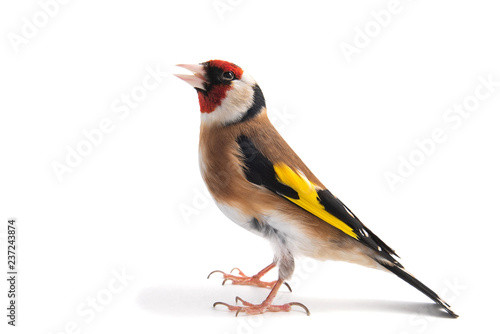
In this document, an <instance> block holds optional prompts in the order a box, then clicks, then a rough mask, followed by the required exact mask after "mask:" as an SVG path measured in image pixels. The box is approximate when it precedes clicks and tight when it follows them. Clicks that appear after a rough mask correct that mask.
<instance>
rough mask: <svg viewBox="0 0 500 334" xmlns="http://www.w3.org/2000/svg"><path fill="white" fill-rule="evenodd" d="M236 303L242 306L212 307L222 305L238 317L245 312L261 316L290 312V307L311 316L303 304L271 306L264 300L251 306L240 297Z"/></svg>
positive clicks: (225, 304)
mask: <svg viewBox="0 0 500 334" xmlns="http://www.w3.org/2000/svg"><path fill="white" fill-rule="evenodd" d="M238 302H241V303H242V304H243V306H238V305H229V304H227V303H223V302H216V303H214V307H215V306H217V305H224V306H226V307H227V308H228V309H229V311H236V315H235V316H238V314H240V312H245V313H246V314H248V315H255V314H262V313H265V312H290V311H291V310H292V306H293V305H295V306H300V307H302V308H303V309H304V311H306V314H307V315H311V313H310V312H309V309H308V308H307V307H306V306H305V305H304V304H302V303H297V302H291V303H286V304H283V305H272V304H271V302H270V301H268V300H267V299H266V300H265V301H264V302H262V304H252V303H249V302H247V301H244V300H243V299H241V298H240V297H236V304H237V303H238Z"/></svg>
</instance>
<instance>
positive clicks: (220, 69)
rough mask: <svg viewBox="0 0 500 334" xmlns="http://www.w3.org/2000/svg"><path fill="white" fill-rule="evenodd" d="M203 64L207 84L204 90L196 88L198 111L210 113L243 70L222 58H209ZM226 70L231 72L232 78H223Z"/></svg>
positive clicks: (224, 96) (239, 77)
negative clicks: (198, 103)
mask: <svg viewBox="0 0 500 334" xmlns="http://www.w3.org/2000/svg"><path fill="white" fill-rule="evenodd" d="M203 64H204V66H205V70H206V77H207V80H208V84H207V87H206V88H207V89H206V91H203V90H198V100H199V102H200V111H201V112H202V113H211V112H212V111H214V110H215V108H217V107H218V106H220V105H221V104H222V101H223V100H224V99H225V98H226V95H227V92H228V91H229V90H231V89H232V88H233V87H232V81H233V80H239V79H241V76H242V75H243V70H242V69H241V67H239V66H237V65H235V64H233V63H230V62H227V61H224V60H209V61H207V62H205V63H203ZM227 72H231V73H232V74H233V75H234V79H232V80H228V79H227V78H226V79H225V78H224V74H225V73H227ZM228 74H229V73H228ZM229 75H230V74H229Z"/></svg>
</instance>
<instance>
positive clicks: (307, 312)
mask: <svg viewBox="0 0 500 334" xmlns="http://www.w3.org/2000/svg"><path fill="white" fill-rule="evenodd" d="M288 305H296V306H300V307H302V308H303V309H304V311H306V314H307V315H308V316H310V315H311V312H309V309H308V308H307V307H306V306H305V305H304V304H302V303H297V302H291V303H288Z"/></svg>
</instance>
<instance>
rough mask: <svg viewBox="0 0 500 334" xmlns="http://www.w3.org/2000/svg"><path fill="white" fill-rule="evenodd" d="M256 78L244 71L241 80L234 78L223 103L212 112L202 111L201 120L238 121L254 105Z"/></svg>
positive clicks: (211, 122) (212, 122) (207, 121)
mask: <svg viewBox="0 0 500 334" xmlns="http://www.w3.org/2000/svg"><path fill="white" fill-rule="evenodd" d="M254 85H255V80H253V78H252V77H250V76H249V75H246V74H245V73H243V75H242V77H241V79H240V80H234V81H233V83H232V88H231V89H230V90H228V91H227V94H226V97H225V98H224V100H223V101H222V103H221V105H220V106H218V107H217V108H215V110H214V111H212V112H211V113H201V122H202V123H205V124H207V125H217V124H230V123H234V122H237V121H238V120H240V119H241V118H243V116H244V115H245V113H246V112H247V110H248V109H249V108H250V107H251V106H252V105H253V94H254V90H253V86H254Z"/></svg>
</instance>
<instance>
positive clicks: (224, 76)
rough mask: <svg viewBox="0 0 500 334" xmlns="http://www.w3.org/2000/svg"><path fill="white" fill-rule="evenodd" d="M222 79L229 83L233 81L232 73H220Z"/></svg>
mask: <svg viewBox="0 0 500 334" xmlns="http://www.w3.org/2000/svg"><path fill="white" fill-rule="evenodd" d="M222 79H224V80H228V81H231V80H233V79H234V73H233V72H230V71H228V72H224V73H222Z"/></svg>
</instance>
